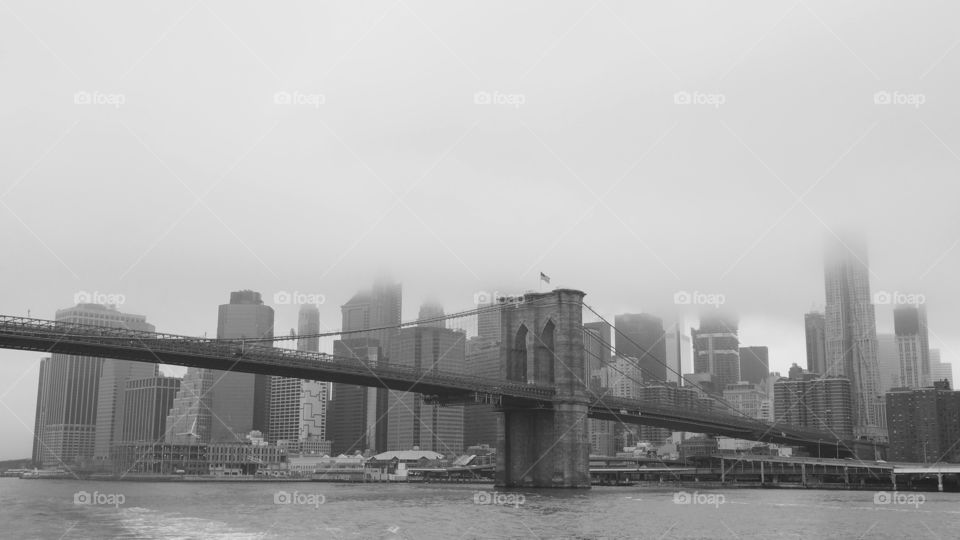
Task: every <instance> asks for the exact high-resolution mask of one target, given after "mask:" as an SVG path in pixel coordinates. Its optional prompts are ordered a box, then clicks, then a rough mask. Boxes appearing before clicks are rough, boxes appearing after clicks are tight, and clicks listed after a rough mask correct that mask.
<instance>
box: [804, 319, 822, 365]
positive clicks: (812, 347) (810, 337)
mask: <svg viewBox="0 0 960 540" xmlns="http://www.w3.org/2000/svg"><path fill="white" fill-rule="evenodd" d="M826 325H827V321H826V318H825V317H824V315H823V313H820V312H817V311H811V312H810V313H806V314H804V316H803V327H804V331H805V332H804V333H805V334H806V338H807V371H809V372H810V373H817V374H819V375H823V374H824V373H826V372H827V328H826Z"/></svg>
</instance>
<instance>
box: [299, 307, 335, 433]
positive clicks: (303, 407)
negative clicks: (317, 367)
mask: <svg viewBox="0 0 960 540" xmlns="http://www.w3.org/2000/svg"><path fill="white" fill-rule="evenodd" d="M319 333H320V310H319V309H318V308H317V306H313V305H303V306H300V312H299V313H298V315H297V334H298V335H300V336H311V335H315V334H319ZM297 350H298V351H307V352H320V338H318V337H306V338H300V339H298V340H297ZM329 400H330V383H329V382H326V381H309V380H302V381H300V415H299V418H298V428H299V430H300V432H299V436H298V438H299V439H300V440H301V441H304V440H307V439H310V438H314V439H317V440H321V441H323V440H326V438H327V402H328V401H329Z"/></svg>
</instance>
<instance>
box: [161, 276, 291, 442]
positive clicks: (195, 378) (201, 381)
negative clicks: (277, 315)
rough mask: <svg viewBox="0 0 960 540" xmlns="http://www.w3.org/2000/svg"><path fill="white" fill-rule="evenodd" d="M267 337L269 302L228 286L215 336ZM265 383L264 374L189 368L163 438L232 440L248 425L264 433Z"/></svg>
mask: <svg viewBox="0 0 960 540" xmlns="http://www.w3.org/2000/svg"><path fill="white" fill-rule="evenodd" d="M272 337H273V308H271V307H270V306H267V305H264V303H263V300H262V299H261V297H260V293H258V292H254V291H250V290H243V291H234V292H231V293H230V303H229V304H222V305H221V306H220V308H219V311H218V317H217V338H218V339H241V338H249V339H258V338H272ZM255 345H257V346H261V347H262V346H268V345H269V344H268V345H265V344H264V343H263V342H257V343H255ZM270 386H271V383H270V376H269V375H259V374H258V375H254V374H251V373H239V372H235V371H219V370H211V369H200V368H189V369H188V370H187V374H186V375H185V376H184V378H183V382H182V383H181V385H180V391H179V392H177V397H176V398H175V399H174V401H173V407H172V408H171V409H170V414H169V418H168V419H167V425H168V426H169V429H168V434H167V438H168V442H171V443H177V444H191V443H211V442H213V443H219V442H236V441H244V440H246V435H247V434H248V433H249V432H250V431H252V430H257V431H260V432H262V433H264V434H269V432H270Z"/></svg>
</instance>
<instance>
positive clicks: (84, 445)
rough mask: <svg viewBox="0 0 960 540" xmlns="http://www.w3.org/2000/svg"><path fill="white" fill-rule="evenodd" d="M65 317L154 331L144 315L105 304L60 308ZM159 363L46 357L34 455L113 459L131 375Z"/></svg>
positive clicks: (59, 460) (59, 316)
mask: <svg viewBox="0 0 960 540" xmlns="http://www.w3.org/2000/svg"><path fill="white" fill-rule="evenodd" d="M56 320H57V321H59V322H67V323H78V324H89V325H95V326H107V327H114V328H129V329H132V330H143V331H148V332H152V331H154V327H153V325H151V324H148V323H147V322H146V318H145V317H143V316H142V315H131V314H128V313H122V312H120V311H118V310H117V309H116V308H114V307H110V306H104V305H100V304H77V305H76V306H74V307H70V308H66V309H61V310H58V311H57V313H56ZM156 370H157V366H156V365H155V364H148V363H141V362H130V361H127V360H109V359H107V360H105V359H103V358H93V357H89V356H75V355H66V354H54V355H52V356H51V357H50V358H46V359H44V360H43V361H42V362H41V366H40V381H39V385H38V392H37V409H36V410H37V418H36V419H35V422H34V428H35V433H34V448H33V456H34V460H35V461H37V462H39V463H40V464H42V465H44V466H55V465H69V464H73V463H75V462H77V461H80V460H84V459H89V458H93V457H95V456H96V457H98V458H101V459H107V458H109V455H110V446H111V444H112V443H113V442H114V441H115V440H117V439H118V438H119V437H120V436H121V429H122V426H121V419H122V417H123V411H124V395H123V390H124V387H125V385H126V382H127V380H129V379H131V378H136V377H140V376H150V375H152V374H154V373H156Z"/></svg>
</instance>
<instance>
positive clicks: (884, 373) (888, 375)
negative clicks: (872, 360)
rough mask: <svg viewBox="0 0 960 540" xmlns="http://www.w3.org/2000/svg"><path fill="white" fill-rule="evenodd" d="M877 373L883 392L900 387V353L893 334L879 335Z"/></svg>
mask: <svg viewBox="0 0 960 540" xmlns="http://www.w3.org/2000/svg"><path fill="white" fill-rule="evenodd" d="M877 373H878V378H879V379H880V386H879V388H880V391H881V392H884V393H886V392H889V391H890V389H891V388H897V387H899V386H900V352H899V351H898V350H897V336H895V335H893V334H877Z"/></svg>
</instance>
